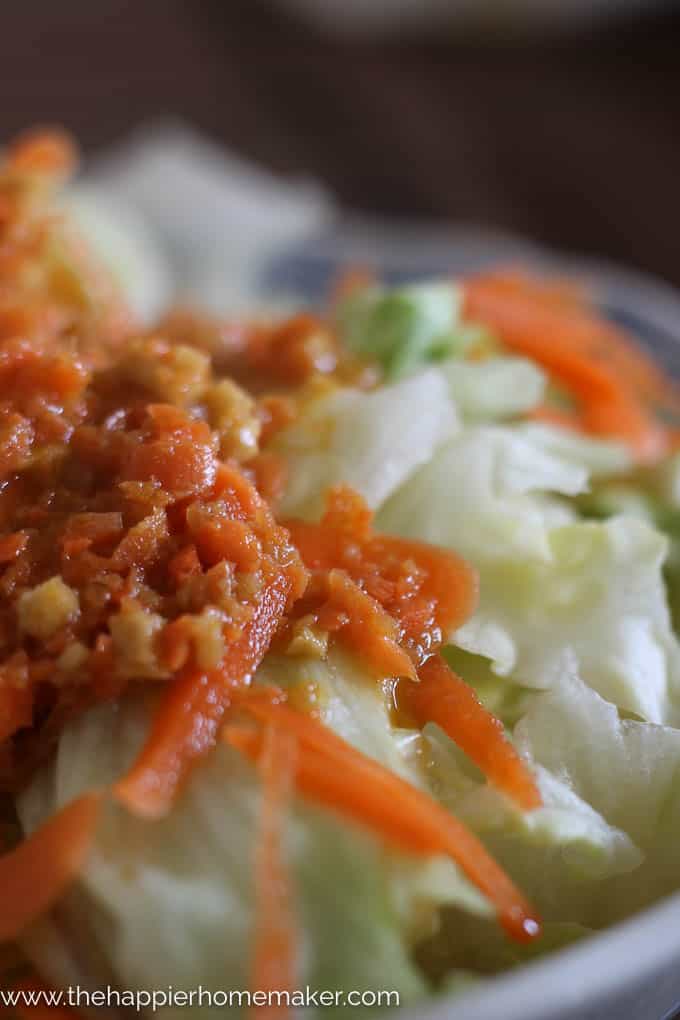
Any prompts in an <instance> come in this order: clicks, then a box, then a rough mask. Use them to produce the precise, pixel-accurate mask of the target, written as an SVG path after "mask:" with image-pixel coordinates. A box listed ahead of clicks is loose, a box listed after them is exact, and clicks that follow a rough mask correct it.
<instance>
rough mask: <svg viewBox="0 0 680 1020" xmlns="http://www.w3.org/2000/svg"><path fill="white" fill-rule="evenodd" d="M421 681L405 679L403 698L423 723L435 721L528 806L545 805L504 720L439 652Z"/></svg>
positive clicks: (495, 781) (501, 786) (529, 808)
mask: <svg viewBox="0 0 680 1020" xmlns="http://www.w3.org/2000/svg"><path fill="white" fill-rule="evenodd" d="M419 677H420V683H417V684H414V683H409V682H407V681H404V682H402V683H400V684H399V687H398V697H399V699H400V701H401V699H402V698H403V699H404V700H405V703H406V704H405V707H406V709H407V711H409V712H410V713H411V714H412V715H413V716H414V718H415V720H416V722H417V724H418V725H419V726H424V725H425V723H427V722H434V723H436V724H437V725H438V726H440V727H441V729H442V730H444V732H445V733H447V734H448V736H450V737H451V739H452V740H454V741H455V743H456V744H457V745H458V746H459V747H460V748H461V750H463V751H465V753H466V754H467V755H469V757H470V758H471V759H472V760H473V761H474V762H475V764H476V765H477V766H478V767H479V768H480V769H481V770H482V772H483V773H484V775H485V776H486V777H487V778H488V779H489V781H490V782H491V783H493V784H494V785H495V786H497V787H498V789H499V790H502V791H503V792H504V793H506V794H507V795H508V796H509V797H511V798H512V799H513V800H514V801H515V802H516V803H517V804H518V806H519V807H521V808H523V809H524V810H525V811H532V810H533V809H534V808H537V807H540V806H541V795H540V793H539V792H538V788H537V786H536V783H535V782H534V778H533V776H532V775H531V773H530V772H529V770H528V769H527V767H526V765H525V764H524V762H523V761H522V759H521V758H520V756H519V755H518V753H517V751H516V750H515V748H514V747H513V746H512V744H511V743H510V741H509V740H507V739H506V736H505V733H504V731H503V725H502V723H501V722H500V721H499V720H498V719H496V717H495V716H494V715H492V714H491V713H490V712H487V710H486V709H485V708H484V706H483V705H482V704H481V702H480V701H479V699H478V698H477V695H476V694H475V692H474V690H473V689H472V687H470V686H469V684H466V683H465V681H464V680H461V678H460V677H459V676H457V675H456V674H455V673H454V672H453V670H452V669H450V668H449V667H448V666H447V664H446V663H445V662H444V660H443V659H442V658H441V656H440V655H433V656H432V658H431V659H429V660H428V661H427V662H426V663H425V665H424V666H422V667H421V669H420V671H419Z"/></svg>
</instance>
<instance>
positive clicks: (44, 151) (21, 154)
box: [7, 128, 78, 176]
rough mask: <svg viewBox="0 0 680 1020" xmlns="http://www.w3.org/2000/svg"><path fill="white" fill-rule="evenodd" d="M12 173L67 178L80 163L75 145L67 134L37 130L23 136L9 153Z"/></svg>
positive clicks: (58, 131) (59, 131)
mask: <svg viewBox="0 0 680 1020" xmlns="http://www.w3.org/2000/svg"><path fill="white" fill-rule="evenodd" d="M7 156H8V162H9V165H10V167H11V169H12V170H14V171H17V172H20V173H29V174H48V175H49V176H53V175H59V176H68V175H70V174H71V173H73V171H74V169H75V166H76V164H77V162H78V154H77V152H76V148H75V146H74V144H73V141H72V140H71V138H70V137H69V135H67V134H66V133H65V132H64V131H61V130H57V129H54V128H52V129H45V128H42V129H38V130H35V131H27V132H26V133H25V134H23V135H20V136H19V138H17V139H16V140H15V141H14V142H13V143H12V145H10V147H9V150H8V153H7Z"/></svg>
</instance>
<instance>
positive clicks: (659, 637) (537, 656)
mask: <svg viewBox="0 0 680 1020" xmlns="http://www.w3.org/2000/svg"><path fill="white" fill-rule="evenodd" d="M666 548H667V543H666V540H665V539H664V537H663V536H662V535H660V534H659V533H658V532H657V531H655V530H653V529H652V528H650V527H649V526H648V525H646V524H645V523H644V522H642V521H639V520H636V519H634V518H625V517H620V518H612V519H611V520H609V521H605V522H604V523H594V522H581V523H577V524H570V525H565V526H563V527H559V528H553V529H552V530H551V531H550V532H549V550H550V556H549V557H548V558H547V559H545V560H537V559H534V560H529V559H526V560H524V561H522V560H520V559H515V560H513V561H510V562H506V563H502V562H499V563H496V564H493V563H489V562H487V563H485V564H484V565H483V568H482V573H481V586H480V592H481V594H480V603H479V608H478V610H477V612H476V613H475V615H474V616H473V617H472V618H471V619H470V620H469V621H468V622H467V623H466V624H464V626H463V627H461V628H460V629H459V630H458V631H457V633H456V635H455V637H454V643H455V644H456V645H458V646H460V647H462V648H464V649H466V650H467V651H469V652H473V653H475V654H477V655H484V656H486V657H487V658H489V659H491V660H492V661H493V669H494V670H495V671H496V672H497V673H499V674H500V675H512V676H513V678H514V679H515V680H516V681H517V682H518V683H521V684H522V685H524V686H527V687H537V688H548V687H551V686H552V685H553V683H555V682H556V681H557V680H558V679H559V677H560V676H561V675H562V674H563V672H564V669H565V668H568V667H572V666H575V667H576V668H577V669H578V670H579V672H580V674H581V675H582V676H583V677H584V678H586V680H587V682H588V684H589V685H590V686H591V687H593V688H594V689H595V690H596V691H598V692H599V693H600V694H601V695H602V696H603V697H605V698H607V699H608V700H609V701H611V702H613V703H614V704H615V705H617V706H618V707H619V708H621V709H624V710H626V711H627V712H631V713H634V714H635V715H637V716H639V717H640V718H642V719H646V720H648V721H650V722H656V723H662V722H671V721H672V720H673V719H675V718H676V717H677V712H678V710H677V703H678V677H679V676H680V672H679V670H680V648H679V646H678V642H677V639H676V637H675V635H674V634H673V631H672V628H671V623H670V617H669V612H668V606H667V604H666V592H665V587H664V583H663V579H662V574H661V568H662V565H663V561H664V558H665V555H666Z"/></svg>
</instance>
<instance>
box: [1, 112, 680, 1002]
mask: <svg viewBox="0 0 680 1020" xmlns="http://www.w3.org/2000/svg"><path fill="white" fill-rule="evenodd" d="M74 165H75V154H74V150H73V147H72V145H71V143H70V141H69V140H68V139H67V138H66V137H64V136H62V135H60V134H59V133H56V132H52V133H47V132H42V133H33V134H29V135H27V136H25V137H23V138H20V139H19V140H18V141H16V142H15V143H14V144H12V145H10V146H9V147H8V148H7V149H6V150H5V152H4V156H3V162H2V166H1V168H0V434H1V436H2V442H1V443H0V475H1V486H0V528H1V530H0V642H1V654H0V790H1V800H0V809H1V815H0V817H1V819H2V829H1V830H0V833H1V835H2V853H1V854H0V988H2V987H4V988H8V989H9V988H11V989H23V990H31V989H53V990H54V989H63V988H65V987H67V986H75V985H77V986H78V987H80V988H83V989H89V990H91V991H92V990H96V989H102V988H105V987H106V988H111V987H113V988H117V989H124V990H127V991H129V992H130V993H132V991H135V990H136V991H139V990H144V989H147V990H148V989H156V988H168V987H170V986H172V987H173V988H175V989H183V990H188V989H197V988H199V987H200V988H203V989H207V990H213V991H219V990H225V989H244V990H250V991H251V992H253V991H260V992H264V993H267V994H269V993H274V992H275V993H277V999H276V1003H275V1004H274V1005H273V1004H272V1002H271V1001H269V1002H268V1006H267V1008H268V1009H269V1012H271V1014H272V1015H274V1013H276V1014H282V1013H285V1011H286V1010H287V1009H288V1008H289V1007H290V1008H294V1007H295V1005H296V1003H297V1004H299V1003H300V1001H301V1000H296V998H295V996H296V994H297V993H298V992H299V990H300V989H303V988H304V989H307V990H309V989H312V990H315V989H316V990H320V989H323V990H326V991H332V992H334V993H338V994H342V993H344V991H345V990H347V989H355V990H359V991H361V990H364V991H371V990H373V991H376V990H379V989H391V990H392V991H393V992H394V993H395V996H396V998H395V999H394V1000H393V1002H394V1001H398V1002H399V1003H400V1004H401V1005H402V1006H403V1005H408V1004H410V1003H414V1002H416V1003H417V1002H418V1001H419V1000H421V999H423V998H424V997H427V996H432V995H441V994H445V993H446V994H452V993H453V992H454V991H463V990H464V989H466V988H468V987H469V986H470V985H471V984H474V983H475V982H477V981H481V980H485V979H487V978H488V977H489V976H490V975H493V974H497V973H500V972H502V971H504V970H506V969H508V968H511V967H514V966H517V965H519V964H522V963H524V962H526V961H529V960H531V959H534V958H536V957H537V956H540V955H541V954H544V953H550V952H553V951H555V950H556V949H559V948H560V947H562V946H565V945H567V944H569V943H571V942H573V941H575V940H578V939H581V938H584V937H587V936H588V934H589V933H591V932H593V931H597V930H599V929H601V928H603V927H605V926H607V925H610V924H613V923H615V922H617V921H618V920H620V919H622V918H625V917H627V916H629V915H631V914H633V913H634V912H636V911H638V910H640V909H642V908H644V907H645V906H647V905H649V904H651V903H653V902H654V901H656V900H658V899H660V898H661V897H664V896H666V895H668V894H670V893H671V892H672V891H674V890H675V889H677V888H679V887H680V864H679V862H678V858H677V851H676V841H677V839H678V837H679V836H680V644H679V643H678V637H677V630H676V628H677V626H678V625H680V544H679V541H680V444H679V442H678V434H677V433H676V432H675V430H674V423H675V422H676V421H677V420H678V411H679V408H680V399H679V397H678V391H677V389H676V387H675V385H674V383H673V381H672V380H671V379H669V378H667V377H666V375H664V373H663V372H662V371H661V370H660V369H659V368H658V367H657V366H656V364H655V363H654V361H653V360H652V359H651V358H650V357H649V355H648V354H646V353H645V352H643V351H642V350H641V349H639V348H638V347H637V346H636V344H635V343H634V341H633V340H632V339H631V338H630V337H628V336H626V335H625V334H624V333H623V332H622V331H621V330H619V329H616V328H614V327H613V326H612V325H611V324H609V323H608V322H607V321H605V320H604V319H602V318H601V317H600V316H599V315H598V313H597V311H596V310H595V309H594V308H593V307H592V306H591V304H590V303H589V301H588V297H587V295H586V294H584V293H582V292H581V291H580V290H579V289H578V288H577V287H576V286H574V285H571V284H569V283H567V282H565V281H561V280H557V281H555V280H549V279H540V278H535V277H531V276H528V275H526V274H524V273H522V272H521V271H519V270H502V271H501V270H499V271H495V272H491V273H487V274H484V275H479V276H476V277H470V278H467V279H457V280H453V279H441V280H435V281H428V282H416V283H413V284H410V285H406V286H400V287H397V288H393V289H388V288H385V287H384V286H382V285H381V283H380V281H379V280H376V279H374V278H372V277H371V276H370V275H368V274H362V273H360V272H354V273H348V275H347V277H346V278H344V279H343V280H342V281H340V283H339V284H338V287H337V288H336V292H335V293H334V294H333V295H331V296H329V299H328V303H327V306H326V307H325V308H323V309H320V310H319V309H316V310H313V311H309V312H307V311H304V312H300V313H298V314H296V315H294V316H293V317H291V318H288V319H286V320H280V319H278V320H272V319H268V318H266V317H264V316H263V317H261V318H253V319H250V320H248V321H244V320H233V321H223V320H218V319H215V318H211V317H209V316H206V315H202V314H201V313H200V312H197V311H195V310H191V309H186V308H184V309H182V308H175V309H170V310H168V312H167V313H165V314H164V316H163V317H162V318H161V319H160V321H158V322H157V323H156V324H154V325H153V326H149V325H146V324H142V323H140V322H138V321H136V319H135V316H134V314H133V312H132V311H131V307H130V304H129V302H128V301H127V299H126V293H125V289H124V287H123V286H121V284H120V281H119V280H117V277H116V274H115V273H114V272H112V271H111V270H110V269H107V267H106V259H105V257H102V255H104V256H105V252H100V253H99V254H97V243H96V238H94V239H90V241H89V242H88V240H87V239H86V238H84V237H83V236H81V235H80V234H79V232H78V229H77V227H76V226H75V224H74V222H73V220H72V219H71V218H70V217H69V215H68V214H66V213H64V212H63V211H61V212H59V211H58V210H59V209H60V208H62V207H60V206H59V204H58V203H59V199H58V193H59V189H60V188H61V187H62V185H63V184H64V183H65V182H66V180H67V179H68V177H69V175H70V174H71V172H72V171H73V168H74ZM138 284H139V280H137V281H136V285H138ZM365 1002H366V1000H364V1008H365ZM338 1004H339V1000H338V999H337V998H336V1000H335V1005H338ZM340 1004H343V1003H340ZM182 1005H183V1006H186V1003H183V1004H182ZM344 1006H345V1011H346V1009H347V1004H344ZM147 1007H148V1008H147V1009H146V1010H145V1009H142V1010H141V1011H142V1012H143V1013H144V1012H146V1013H151V1012H152V1011H155V1009H154V1010H152V1007H151V1005H150V1004H147ZM36 1008H38V1007H36V1006H33V1007H29V1006H27V1005H26V1002H25V1001H23V1000H20V999H18V1000H15V1012H16V1014H17V1015H19V1016H23V1017H34V1018H36V1017H37V1016H38V1014H36V1012H35V1010H36ZM234 1008H236V1007H234ZM59 1009H60V1010H61V1011H62V1012H61V1015H63V1016H66V1015H69V1016H70V1015H77V1013H78V1010H77V1009H75V1010H66V1008H65V1006H63V1005H62V1006H60V1007H59ZM31 1010H33V1011H31ZM181 1011H182V1008H181V1006H179V1005H175V1006H173V1005H172V1004H166V1008H165V1009H164V1011H163V1012H164V1014H165V1015H168V1016H171V1015H172V1016H174V1015H175V1013H177V1014H179V1013H181ZM209 1011H210V1009H209V1007H207V1006H206V1007H204V1006H203V1005H202V1004H201V1003H198V1004H196V1005H194V1006H192V1009H191V1014H192V1015H193V1014H196V1015H201V1014H203V1013H206V1014H207V1013H208V1012H209ZM223 1011H224V1012H229V1011H230V1009H229V1007H227V1006H225V1007H224V1010H223ZM84 1012H87V1010H84ZM310 1012H311V1013H312V1014H313V1013H314V1009H313V1008H312V1009H311V1011H310ZM350 1014H351V1010H350ZM40 1015H42V1014H40ZM263 1015H264V1014H263ZM451 1015H453V1016H455V1011H454V1012H452V1014H451Z"/></svg>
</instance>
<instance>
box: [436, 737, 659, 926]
mask: <svg viewBox="0 0 680 1020" xmlns="http://www.w3.org/2000/svg"><path fill="white" fill-rule="evenodd" d="M424 735H425V738H426V740H427V742H428V745H429V748H430V755H431V757H430V764H429V776H430V781H431V782H432V783H433V786H434V789H436V790H437V791H439V798H440V800H441V802H442V803H443V804H445V805H446V806H447V807H448V808H449V809H450V810H451V811H453V812H454V813H455V814H456V815H457V816H458V817H459V818H461V819H462V820H463V821H464V822H465V823H466V824H467V825H469V826H470V828H472V829H473V830H474V831H475V832H476V833H477V834H478V835H479V836H481V837H482V839H484V840H485V842H487V843H488V844H489V845H490V846H492V847H493V848H494V850H495V852H496V853H497V854H498V859H499V860H501V861H502V862H503V864H504V865H505V866H506V867H507V868H508V869H509V870H510V872H511V873H512V871H513V870H514V865H515V862H514V859H513V858H514V854H515V852H516V853H517V854H518V855H519V856H521V857H522V858H523V861H524V862H525V863H526V864H527V867H528V862H529V861H533V865H534V867H535V868H536V869H538V870H540V871H541V872H542V877H541V881H544V880H545V879H546V878H551V879H552V882H553V884H554V885H555V887H556V890H557V893H556V894H557V895H560V894H561V889H560V887H562V888H563V887H564V885H568V884H569V883H570V881H571V882H575V883H582V882H593V881H597V880H599V879H601V878H603V877H606V876H610V875H616V874H619V873H621V872H628V871H631V870H633V868H636V867H637V866H638V865H639V864H640V863H641V861H642V855H641V853H640V851H639V850H638V849H637V847H636V846H635V845H634V843H633V841H632V839H631V838H630V837H629V836H628V835H627V834H626V833H625V832H623V831H621V830H620V829H618V828H616V827H614V826H612V825H610V824H609V823H608V822H607V821H606V820H605V819H604V818H603V817H602V816H601V815H600V814H599V813H598V812H597V811H596V810H594V808H593V807H591V805H590V804H589V803H588V802H587V801H586V800H585V799H584V798H582V797H579V796H578V795H577V794H576V793H575V792H574V790H573V789H572V788H571V787H570V786H569V784H568V783H566V782H565V781H564V779H563V778H561V777H560V776H559V774H558V773H555V774H553V773H552V772H550V771H549V770H548V769H547V768H545V767H543V766H542V765H541V764H539V763H537V762H535V761H534V760H533V758H532V754H531V747H530V746H525V747H524V751H525V757H526V759H527V762H528V764H529V766H530V768H531V771H532V772H533V774H534V777H535V779H536V783H537V786H538V788H539V790H540V793H541V799H542V802H543V803H542V806H541V807H540V808H537V809H535V810H534V811H522V810H520V809H519V808H517V807H516V805H515V804H514V803H513V802H512V801H511V800H509V799H508V798H507V797H506V796H504V795H503V794H502V793H500V792H499V791H497V790H496V789H495V788H494V787H492V786H490V785H489V784H488V783H486V782H485V781H484V777H483V776H482V775H481V774H480V773H479V772H478V771H477V769H476V767H475V766H473V765H472V763H471V762H469V761H467V760H466V756H465V755H464V754H462V752H461V751H460V750H459V749H458V748H456V746H455V745H454V744H453V742H452V741H451V740H450V739H449V738H448V737H447V736H446V734H444V733H443V732H442V731H441V730H440V729H439V728H438V727H437V726H435V725H433V724H431V723H428V725H427V726H426V727H425V730H424ZM510 848H512V851H511V850H510ZM534 884H535V882H532V885H534ZM541 907H542V908H543V907H545V903H543V904H542V905H541ZM550 916H554V915H550Z"/></svg>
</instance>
